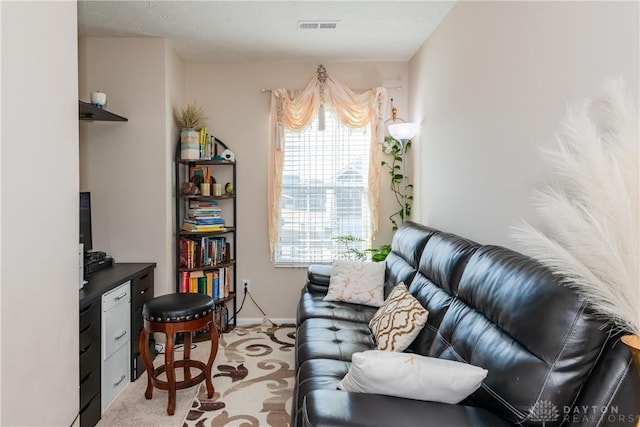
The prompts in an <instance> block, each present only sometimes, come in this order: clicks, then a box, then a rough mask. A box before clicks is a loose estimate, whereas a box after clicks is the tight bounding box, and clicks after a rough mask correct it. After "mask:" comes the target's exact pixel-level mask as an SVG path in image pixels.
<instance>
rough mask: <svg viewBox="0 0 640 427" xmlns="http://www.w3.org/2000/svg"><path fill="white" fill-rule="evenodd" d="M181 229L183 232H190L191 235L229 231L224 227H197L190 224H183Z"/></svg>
mask: <svg viewBox="0 0 640 427" xmlns="http://www.w3.org/2000/svg"><path fill="white" fill-rule="evenodd" d="M181 228H182V230H183V231H188V232H190V233H197V232H206V231H225V230H226V229H227V228H226V227H225V226H224V225H197V224H190V223H188V222H185V223H183V224H182V227H181Z"/></svg>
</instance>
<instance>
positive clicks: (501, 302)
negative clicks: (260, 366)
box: [292, 222, 640, 427]
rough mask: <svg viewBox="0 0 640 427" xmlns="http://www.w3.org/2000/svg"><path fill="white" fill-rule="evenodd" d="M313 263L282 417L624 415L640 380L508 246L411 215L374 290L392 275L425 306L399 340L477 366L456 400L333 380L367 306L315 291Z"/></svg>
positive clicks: (460, 420) (523, 419) (518, 419)
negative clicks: (289, 401) (408, 337)
mask: <svg viewBox="0 0 640 427" xmlns="http://www.w3.org/2000/svg"><path fill="white" fill-rule="evenodd" d="M330 274H331V267H330V266H323V265H313V266H310V267H309V270H308V281H307V283H306V285H305V287H304V289H303V291H302V296H301V299H300V303H299V307H298V313H297V336H296V366H297V378H296V385H295V389H294V396H293V408H292V425H293V426H316V427H320V426H367V427H377V426H379V427H393V426H398V427H405V426H423V427H424V426H438V427H442V426H491V427H499V426H514V425H522V426H538V427H540V426H543V425H544V426H547V427H551V426H560V425H562V426H578V425H579V426H624V425H629V426H631V425H634V423H635V420H636V417H637V416H638V414H639V413H640V395H639V392H638V391H639V390H640V384H639V383H640V381H639V380H638V375H637V372H636V370H635V367H634V366H633V364H632V361H631V357H630V354H629V351H628V349H627V348H626V347H625V346H624V345H623V344H622V343H621V342H620V335H619V334H615V333H612V332H611V331H610V329H609V328H606V327H603V325H604V324H605V323H606V322H605V320H604V319H602V318H600V317H598V316H596V315H594V313H593V312H591V311H590V309H589V308H588V307H586V306H585V305H584V304H583V303H582V302H581V301H580V300H579V299H578V298H577V296H576V294H575V293H574V292H573V291H571V290H570V289H569V288H567V287H565V286H562V285H560V284H559V282H558V279H557V278H556V277H554V276H553V275H552V274H551V273H550V272H549V271H548V270H547V269H546V268H545V267H544V266H542V265H541V264H539V263H538V262H536V261H535V260H533V259H531V258H528V257H526V256H524V255H522V254H520V253H517V252H515V251H512V250H509V249H507V248H503V247H498V246H483V245H480V244H477V243H475V242H472V241H470V240H467V239H464V238H462V237H459V236H456V235H453V234H448V233H444V232H441V231H438V230H435V229H432V228H428V227H425V226H422V225H419V224H416V223H412V222H407V223H405V224H404V225H403V226H402V227H401V228H400V229H399V230H398V231H397V232H396V234H395V235H394V238H393V242H392V252H391V253H390V254H389V256H388V258H387V260H386V273H385V297H386V296H387V295H388V294H389V292H390V290H391V289H392V288H393V287H394V286H395V285H396V284H398V283H399V282H404V283H405V284H407V285H408V287H409V291H410V292H411V294H412V295H414V296H415V297H416V298H417V299H418V300H419V301H420V302H421V304H422V305H423V306H424V307H425V308H426V309H427V310H428V311H429V316H428V320H427V325H426V326H425V327H424V329H423V330H422V331H421V333H420V335H419V336H418V337H417V338H416V339H415V341H414V342H413V343H412V345H411V346H410V347H409V348H408V349H407V350H406V351H408V352H415V353H418V354H421V355H425V356H431V357H439V358H445V359H450V360H455V361H459V362H466V363H471V364H473V365H476V366H480V367H482V368H485V369H487V370H488V375H487V377H486V378H485V380H484V381H483V382H482V385H481V386H480V388H479V389H477V390H476V391H475V392H474V393H472V394H471V395H470V396H469V397H468V398H466V399H465V400H463V401H462V402H461V403H460V404H457V405H451V404H444V403H436V402H428V401H419V400H412V399H405V398H398V397H391V396H385V395H376V394H364V393H352V392H346V391H342V390H338V389H337V384H338V382H339V381H340V380H341V379H342V378H343V377H344V376H345V375H346V373H347V371H348V370H349V367H350V361H351V355H352V354H353V353H355V352H359V351H365V350H370V349H374V348H375V347H376V343H375V342H374V339H373V336H372V334H371V331H370V330H369V327H368V321H369V319H371V317H372V316H373V314H374V313H375V311H376V310H377V309H376V308H374V307H368V306H364V305H356V304H349V303H339V302H325V301H323V300H322V298H323V297H324V295H325V294H326V291H327V288H328V285H329V277H330Z"/></svg>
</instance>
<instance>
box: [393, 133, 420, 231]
mask: <svg viewBox="0 0 640 427" xmlns="http://www.w3.org/2000/svg"><path fill="white" fill-rule="evenodd" d="M419 128H420V126H419V125H418V124H417V123H395V124H392V125H389V134H390V135H391V136H392V137H393V138H395V139H396V140H398V141H399V142H400V153H401V155H402V222H403V223H404V220H405V218H406V217H407V165H406V162H405V158H404V153H405V147H406V145H407V141H409V140H410V139H411V138H413V137H414V136H416V134H417V133H418V129H419Z"/></svg>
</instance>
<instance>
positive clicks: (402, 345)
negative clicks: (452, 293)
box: [369, 283, 429, 351]
mask: <svg viewBox="0 0 640 427" xmlns="http://www.w3.org/2000/svg"><path fill="white" fill-rule="evenodd" d="M428 314H429V312H428V311H427V310H426V309H425V308H424V307H423V306H422V305H421V304H420V302H419V301H418V300H417V299H415V297H414V296H413V295H411V294H410V293H409V290H408V289H407V286H406V285H405V284H404V283H399V284H398V285H397V286H396V287H395V288H394V289H393V290H392V291H391V293H390V294H389V296H388V297H387V299H386V301H385V302H384V304H383V305H382V306H381V307H380V308H379V309H378V311H376V314H374V316H373V317H372V318H371V320H370V321H369V328H371V331H372V332H373V336H374V337H375V338H376V342H377V343H378V349H379V350H386V351H404V350H405V349H406V348H407V347H409V345H410V344H411V343H412V342H413V340H414V339H415V338H416V337H417V336H418V334H419V333H420V331H421V330H422V328H424V325H425V324H426V323H427V316H428Z"/></svg>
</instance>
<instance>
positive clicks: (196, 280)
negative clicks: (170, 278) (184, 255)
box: [180, 267, 231, 300]
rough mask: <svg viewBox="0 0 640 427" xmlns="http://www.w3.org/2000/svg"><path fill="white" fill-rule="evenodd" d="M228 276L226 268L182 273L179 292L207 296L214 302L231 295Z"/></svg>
mask: <svg viewBox="0 0 640 427" xmlns="http://www.w3.org/2000/svg"><path fill="white" fill-rule="evenodd" d="M229 276H230V274H229V268H228V267H223V268H219V269H217V270H211V271H202V270H198V271H183V272H182V273H181V280H180V292H181V293H192V294H204V295H209V296H210V297H211V298H213V299H214V300H219V299H222V298H226V297H228V296H229V295H230V294H231V280H230V277H229Z"/></svg>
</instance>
